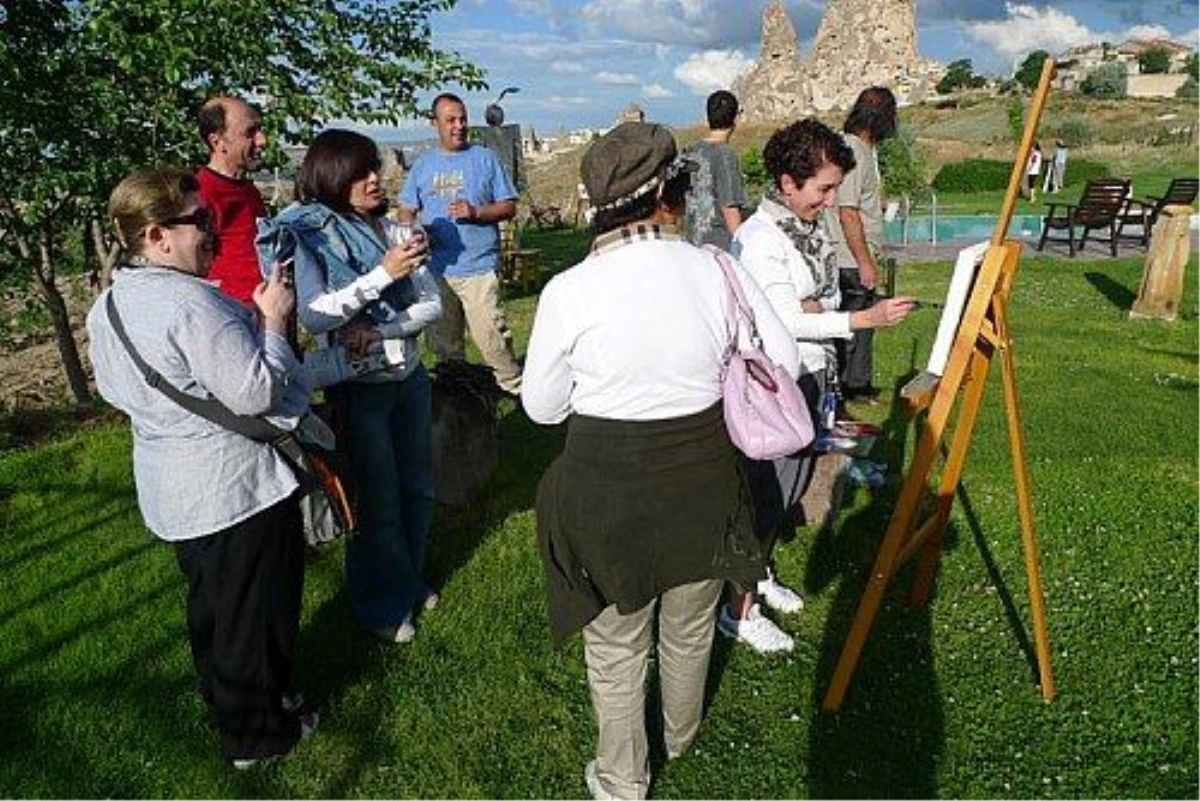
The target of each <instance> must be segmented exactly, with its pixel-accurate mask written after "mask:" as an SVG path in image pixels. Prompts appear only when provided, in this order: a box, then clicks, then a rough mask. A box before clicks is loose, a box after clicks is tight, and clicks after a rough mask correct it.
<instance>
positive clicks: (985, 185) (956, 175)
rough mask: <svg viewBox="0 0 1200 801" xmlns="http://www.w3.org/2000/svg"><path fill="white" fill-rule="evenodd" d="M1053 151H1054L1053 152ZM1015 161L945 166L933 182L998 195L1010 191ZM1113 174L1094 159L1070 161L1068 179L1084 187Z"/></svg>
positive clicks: (968, 161) (955, 189)
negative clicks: (1010, 177)
mask: <svg viewBox="0 0 1200 801" xmlns="http://www.w3.org/2000/svg"><path fill="white" fill-rule="evenodd" d="M1051 152H1053V151H1051ZM1011 174H1012V162H1011V161H1000V160H999V159H966V160H965V161H954V162H950V163H949V164H945V165H943V166H942V169H940V170H939V171H938V174H937V176H935V177H934V179H933V188H934V189H936V190H937V191H939V192H996V191H1001V192H1002V191H1004V190H1005V189H1007V188H1008V178H1009V176H1010V175H1011ZM1109 175H1112V170H1111V169H1109V167H1108V165H1107V164H1105V163H1103V162H1100V161H1092V160H1090V159H1079V158H1068V159H1067V175H1066V180H1067V182H1068V183H1069V184H1071V185H1073V186H1083V183H1084V181H1087V180H1088V179H1089V178H1103V177H1106V176H1109Z"/></svg>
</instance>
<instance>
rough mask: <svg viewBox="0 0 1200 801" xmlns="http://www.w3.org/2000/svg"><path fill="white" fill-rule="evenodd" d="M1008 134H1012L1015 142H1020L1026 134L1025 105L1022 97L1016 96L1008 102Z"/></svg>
mask: <svg viewBox="0 0 1200 801" xmlns="http://www.w3.org/2000/svg"><path fill="white" fill-rule="evenodd" d="M1008 132H1009V133H1010V134H1012V140H1013V141H1014V142H1020V141H1021V135H1022V134H1024V133H1025V103H1024V102H1023V101H1022V100H1021V96H1020V95H1014V96H1013V99H1012V100H1010V101H1008Z"/></svg>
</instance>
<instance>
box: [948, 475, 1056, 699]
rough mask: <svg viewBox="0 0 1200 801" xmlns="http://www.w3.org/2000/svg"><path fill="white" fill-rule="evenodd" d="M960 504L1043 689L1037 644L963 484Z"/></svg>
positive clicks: (1022, 648)
mask: <svg viewBox="0 0 1200 801" xmlns="http://www.w3.org/2000/svg"><path fill="white" fill-rule="evenodd" d="M958 500H959V504H960V506H961V508H962V511H963V515H964V516H965V517H966V518H967V525H968V526H970V528H971V534H972V536H973V537H974V540H975V547H976V548H978V549H979V555H980V556H981V557H982V558H983V564H984V567H985V568H986V569H987V574H988V579H989V580H990V581H991V583H992V586H993V587H995V588H996V594H997V595H999V596H1000V603H1001V604H1002V605H1003V606H1004V617H1005V618H1007V620H1008V625H1009V627H1010V628H1011V629H1012V632H1013V636H1014V637H1016V639H1017V645H1018V646H1020V648H1021V652H1022V653H1023V654H1025V661H1027V662H1028V663H1029V669H1030V671H1031V672H1032V674H1033V681H1034V683H1035V684H1039V685H1040V684H1041V674H1040V672H1039V671H1038V661H1037V650H1036V649H1035V648H1034V646H1033V642H1032V641H1031V640H1030V639H1029V632H1028V630H1027V629H1026V627H1025V622H1024V621H1023V620H1022V619H1021V613H1020V612H1019V611H1018V610H1017V605H1016V603H1015V602H1014V601H1013V596H1012V593H1011V592H1009V589H1008V585H1007V584H1005V582H1004V576H1002V575H1001V574H1000V567H999V566H998V565H997V564H996V559H995V557H994V556H992V550H991V548H989V547H988V544H987V537H985V536H984V534H983V527H982V526H980V525H979V516H978V515H977V514H976V513H975V507H974V505H973V504H972V503H971V497H970V496H969V495H968V494H967V488H966V487H964V486H963V485H962V484H961V483H959V485H958Z"/></svg>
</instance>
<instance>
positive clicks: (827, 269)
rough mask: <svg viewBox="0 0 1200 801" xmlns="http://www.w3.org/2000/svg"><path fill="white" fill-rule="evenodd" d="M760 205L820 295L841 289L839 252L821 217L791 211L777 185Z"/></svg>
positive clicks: (818, 296)
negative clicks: (808, 218)
mask: <svg viewBox="0 0 1200 801" xmlns="http://www.w3.org/2000/svg"><path fill="white" fill-rule="evenodd" d="M761 207H762V208H763V210H764V213H765V214H766V216H767V218H768V219H770V220H771V222H773V223H774V224H775V227H776V228H778V229H779V230H780V231H783V233H784V234H785V235H786V236H787V238H788V241H790V242H791V243H792V248H793V249H794V250H795V251H796V252H797V253H798V254H800V259H801V261H803V262H804V266H805V267H807V268H808V271H809V274H810V275H812V279H813V283H814V284H815V285H816V287H817V291H816V293H815V296H816V297H817V298H830V297H833V295H834V294H835V293H836V292H837V289H838V265H837V256H836V255H835V254H834V252H833V248H832V247H830V245H829V240H828V239H827V238H826V236H825V231H824V230H823V229H822V228H821V223H820V221H819V220H814V221H813V222H805V221H804V220H802V219H800V218H799V217H797V216H796V215H795V214H793V213H792V210H791V209H789V208H788V207H787V205H786V203H785V202H784V199H783V196H782V195H781V194H780V193H779V190H778V189H775V188H774V187H772V188H770V189H768V190H767V191H766V193H765V194H764V195H763V200H762V204H761Z"/></svg>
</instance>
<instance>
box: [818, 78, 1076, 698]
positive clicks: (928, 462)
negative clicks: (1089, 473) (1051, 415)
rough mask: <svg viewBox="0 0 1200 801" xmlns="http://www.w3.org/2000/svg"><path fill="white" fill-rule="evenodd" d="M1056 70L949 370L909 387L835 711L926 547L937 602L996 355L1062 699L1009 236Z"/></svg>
mask: <svg viewBox="0 0 1200 801" xmlns="http://www.w3.org/2000/svg"><path fill="white" fill-rule="evenodd" d="M1053 76H1054V62H1053V60H1052V59H1047V60H1046V62H1045V64H1044V65H1043V68H1042V76H1041V81H1040V83H1039V85H1038V89H1037V91H1036V92H1035V94H1034V96H1033V101H1032V103H1031V104H1030V108H1029V118H1028V120H1027V121H1026V123H1025V133H1024V136H1023V137H1022V139H1021V146H1020V147H1019V148H1018V149H1017V158H1016V161H1015V162H1014V164H1013V170H1012V174H1011V176H1010V177H1009V182H1008V192H1007V194H1006V195H1005V198H1004V205H1003V206H1002V208H1001V212H1000V218H999V220H998V221H997V223H996V230H995V232H994V233H993V235H992V240H991V244H990V245H989V247H988V250H987V252H986V254H985V255H984V257H983V262H982V264H981V265H980V267H979V270H978V273H977V275H976V277H975V283H974V285H973V287H972V289H971V294H970V297H969V299H968V301H967V305H966V308H965V309H964V310H963V316H962V321H961V322H960V324H959V327H958V331H957V333H956V335H955V338H954V344H953V346H952V348H951V350H950V356H949V359H948V360H947V363H946V369H945V371H944V372H943V374H942V376H941V378H940V379H938V378H937V376H933V375H931V374H928V373H926V374H923V375H922V376H918V377H917V379H914V380H913V381H912V382H910V383H909V385H908V386H906V387H905V388H904V390H903V391H902V393H901V394H902V396H903V397H904V398H905V400H906V401H907V402H908V406H909V410H910V413H911V414H912V415H916V414H919V413H921V412H922V411H925V410H928V417H927V419H926V421H925V425H924V427H923V428H922V429H921V433H920V438H919V440H918V443H917V448H916V451H915V452H914V454H913V460H912V464H911V466H910V467H909V471H908V475H907V476H906V477H905V480H904V484H903V486H902V488H901V490H900V496H899V499H898V500H897V501H896V508H895V510H894V511H893V512H892V518H891V521H890V522H889V523H888V527H887V532H886V533H885V534H884V537H883V541H882V542H881V543H880V545H879V552H878V554H877V555H876V557H875V564H874V566H873V567H872V568H871V578H870V581H869V583H868V584H867V588H866V590H865V591H864V592H863V596H862V599H861V600H860V601H859V605H858V612H857V614H856V615H855V617H854V623H853V625H852V626H851V628H850V633H849V635H848V636H847V637H846V643H845V645H844V646H843V647H842V653H841V656H840V657H839V659H838V663H837V667H836V668H835V670H834V673H833V679H832V681H831V682H830V686H829V690H828V691H827V692H826V694H825V700H824V702H823V704H822V708H823V709H824V710H826V711H832V710H835V709H837V708H838V707H840V706H841V704H842V699H843V698H844V697H845V695H846V689H847V688H848V687H849V685H850V678H851V676H852V675H853V674H854V669H855V667H856V666H857V665H858V660H859V657H860V656H861V654H862V649H863V645H864V644H865V642H866V639H867V635H868V634H869V633H870V630H871V625H872V623H873V622H874V620H875V615H876V613H877V612H878V611H879V606H880V603H881V602H882V601H883V595H884V592H885V590H886V589H887V586H888V583H889V582H890V581H891V579H892V578H893V577H894V576H895V575H896V573H897V571H898V570H899V569H900V567H901V566H902V565H903V564H904V563H905V562H907V561H908V559H910V558H911V557H913V556H916V555H918V554H919V555H920V566H919V568H918V572H917V576H916V579H915V581H914V584H913V587H912V590H911V592H910V596H909V600H910V603H911V604H912V605H914V606H919V605H922V604H924V603H926V602H927V601H928V600H929V594H930V590H931V589H932V587H933V578H934V574H935V573H936V572H937V566H938V561H939V559H940V556H941V548H942V534H943V532H944V531H945V529H946V523H947V521H948V520H949V518H950V509H951V507H952V506H953V504H954V494H955V492H956V491H957V490H958V484H959V479H960V477H961V476H962V470H963V466H964V464H965V463H966V459H967V451H968V450H969V449H970V445H971V435H972V432H973V430H974V427H975V419H976V416H977V415H978V412H979V405H980V402H981V401H982V399H983V390H984V386H985V385H986V383H987V376H988V369H989V368H990V367H991V363H992V360H993V358H995V357H997V356H999V360H1000V368H1001V371H1000V375H1001V380H1002V382H1003V384H1004V408H1005V416H1006V418H1007V420H1008V436H1009V443H1010V446H1011V451H1012V462H1013V475H1014V478H1015V483H1016V491H1017V508H1018V512H1019V514H1020V519H1021V537H1022V542H1023V545H1024V551H1025V571H1026V573H1027V574H1028V578H1029V606H1030V609H1031V611H1032V613H1033V631H1034V640H1035V647H1036V651H1037V661H1038V672H1039V674H1040V677H1041V682H1040V683H1041V688H1042V695H1043V697H1044V698H1045V699H1046V700H1051V699H1053V698H1054V695H1055V691H1054V673H1053V669H1052V667H1051V664H1050V645H1049V641H1048V639H1047V636H1046V607H1045V601H1044V598H1043V595H1042V582H1041V576H1040V572H1039V569H1038V559H1037V539H1036V537H1035V534H1034V524H1033V507H1032V503H1031V498H1030V482H1029V466H1028V464H1027V462H1026V457H1025V435H1024V433H1023V431H1022V428H1021V407H1020V402H1019V400H1018V398H1017V374H1016V367H1015V366H1014V364H1013V353H1012V340H1011V338H1010V336H1009V328H1008V298H1009V293H1010V292H1011V291H1012V284H1013V279H1014V277H1015V276H1016V272H1017V265H1018V262H1019V261H1020V258H1021V245H1020V243H1018V242H1012V241H1006V239H1005V236H1006V235H1007V233H1008V226H1009V223H1010V222H1011V220H1012V214H1013V209H1014V208H1015V206H1016V201H1017V193H1018V190H1019V189H1020V186H1021V180H1022V178H1023V176H1024V172H1025V164H1026V161H1027V159H1028V158H1029V151H1030V149H1031V148H1032V146H1033V141H1034V137H1035V135H1036V132H1037V127H1038V122H1039V121H1040V120H1041V116H1042V110H1043V109H1044V108H1045V105H1046V98H1047V95H1048V94H1049V90H1050V81H1051V79H1052V78H1053ZM956 402H957V405H958V417H957V420H956V422H955V425H954V427H953V431H954V436H953V439H952V441H951V442H950V447H949V450H948V451H947V452H946V454H945V462H944V464H943V467H942V472H941V480H940V482H939V484H938V490H937V496H936V506H935V508H934V511H933V514H932V515H931V516H930V517H928V518H927V519H925V520H923V521H922V520H919V519H918V513H919V511H920V508H921V500H922V497H923V495H924V492H925V489H926V486H927V485H928V483H929V478H930V474H931V472H932V470H933V468H934V465H935V462H936V461H937V457H938V455H939V453H940V451H941V446H942V438H943V436H944V435H945V433H946V431H947V423H948V422H949V421H950V419H951V415H952V414H953V413H954V408H955V405H956Z"/></svg>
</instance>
